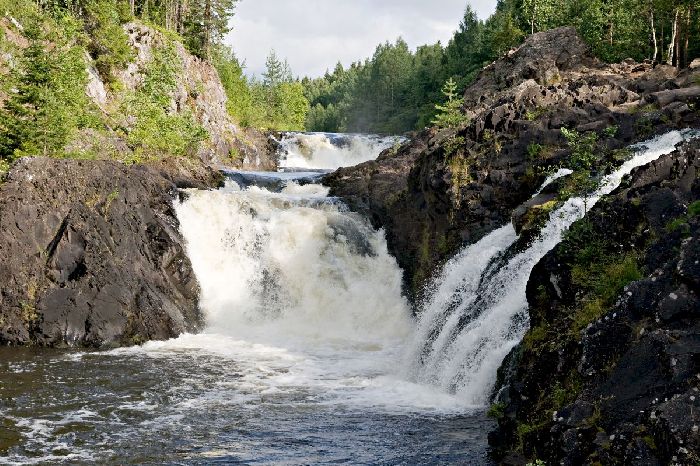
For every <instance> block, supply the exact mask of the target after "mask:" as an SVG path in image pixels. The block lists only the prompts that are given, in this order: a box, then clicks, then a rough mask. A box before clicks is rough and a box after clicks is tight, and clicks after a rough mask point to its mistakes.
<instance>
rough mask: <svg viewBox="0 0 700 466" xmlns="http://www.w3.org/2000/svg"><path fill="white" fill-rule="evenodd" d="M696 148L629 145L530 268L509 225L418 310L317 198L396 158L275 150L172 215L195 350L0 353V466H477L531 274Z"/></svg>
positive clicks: (467, 255)
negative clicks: (349, 175) (351, 172)
mask: <svg viewBox="0 0 700 466" xmlns="http://www.w3.org/2000/svg"><path fill="white" fill-rule="evenodd" d="M693 136H695V134H694V133H690V132H671V133H668V134H666V135H663V136H660V137H658V138H656V139H654V140H651V141H647V142H646V143H643V144H640V145H638V146H637V147H636V148H635V153H634V156H633V157H632V158H631V159H630V160H629V161H627V162H625V163H624V164H623V165H622V166H621V167H620V168H618V169H617V170H615V171H614V172H613V173H612V174H611V175H609V176H607V177H605V179H604V180H603V182H602V184H601V185H600V187H599V188H598V189H597V190H596V191H595V192H594V193H593V194H591V195H590V196H589V197H588V198H587V199H582V198H572V199H570V200H569V201H567V202H566V203H564V204H563V205H562V206H561V207H559V208H558V209H556V210H555V211H554V212H553V213H552V214H551V217H550V219H549V221H548V223H547V224H546V226H545V227H544V228H543V230H542V232H541V233H540V235H539V237H538V238H536V239H535V240H534V241H533V242H532V243H531V244H530V245H529V246H528V247H527V248H525V249H524V250H521V251H515V250H512V248H513V245H514V244H515V243H516V240H517V236H516V234H515V231H514V230H513V227H512V226H511V225H505V226H503V227H502V228H500V229H497V230H495V231H493V232H492V233H491V234H489V235H487V236H486V237H484V238H483V239H482V240H481V241H479V242H478V243H476V244H473V245H470V246H466V247H465V248H464V249H463V250H462V251H461V252H460V253H459V254H457V255H456V256H455V257H454V258H453V259H451V260H450V261H449V262H448V263H447V264H446V265H445V266H444V268H443V269H442V270H441V271H439V272H438V273H437V274H436V276H435V278H434V280H433V281H432V282H431V283H429V284H428V293H427V299H426V300H425V302H423V303H420V304H419V306H418V308H417V309H411V307H410V306H409V303H408V302H407V301H406V299H405V298H404V297H403V296H402V293H401V270H400V269H399V267H398V266H397V263H396V261H395V260H394V258H393V257H392V256H391V255H390V254H389V252H388V250H387V245H386V242H385V239H384V233H383V232H382V231H377V230H375V229H373V228H372V227H371V225H370V224H369V223H368V222H367V221H366V220H365V219H363V218H361V217H359V216H358V215H356V214H354V213H352V212H349V211H348V209H347V208H346V207H345V206H344V204H343V203H342V202H340V201H339V200H338V199H334V198H332V197H329V196H328V190H327V189H326V188H324V187H323V186H322V185H321V184H320V183H319V177H321V176H322V174H323V171H324V170H327V169H331V168H335V167H338V166H343V165H351V164H355V163H358V162H361V161H365V160H370V159H372V158H375V157H377V156H378V155H379V152H380V151H381V150H382V149H385V148H388V147H391V146H392V145H394V144H396V143H398V142H400V140H399V139H396V138H378V137H374V136H347V135H327V134H311V135H309V134H287V135H285V138H284V140H283V146H284V147H285V153H284V154H283V157H284V160H283V165H284V166H285V167H287V170H286V172H284V173H247V172H230V173H228V174H227V177H228V181H227V183H226V186H225V187H224V188H222V189H219V190H212V191H199V190H187V191H185V192H183V193H182V196H181V198H182V201H181V202H179V203H177V204H176V205H175V209H176V212H177V216H178V218H179V221H180V229H181V232H182V234H183V236H184V237H185V239H186V243H187V253H188V255H189V258H190V260H191V262H192V265H193V268H194V271H195V273H196V275H197V278H198V281H199V284H200V289H201V301H200V306H201V310H202V312H203V313H204V315H205V317H206V322H207V325H206V328H205V329H204V331H203V332H202V333H200V334H197V335H183V336H181V337H179V338H177V339H173V340H170V341H164V342H150V343H146V344H144V345H142V346H137V347H131V348H122V349H116V350H112V351H100V352H90V351H70V350H66V351H63V352H60V351H51V352H49V351H46V350H38V349H23V350H17V349H11V350H10V349H2V350H0V378H1V379H2V380H10V379H11V380H13V381H15V383H13V384H11V385H9V384H3V385H2V387H1V388H2V390H1V391H0V399H1V400H2V403H0V409H1V410H2V411H1V412H0V414H1V415H2V416H1V418H2V423H1V424H0V451H6V452H8V454H7V455H6V456H5V457H0V462H2V463H8V464H26V463H40V464H54V463H64V464H76V463H77V464H80V463H96V462H97V463H104V462H119V463H139V464H142V463H147V464H155V463H158V464H161V463H177V464H211V463H222V464H224V463H225V464H230V463H244V464H248V463H255V464H308V463H318V464H331V463H339V462H342V463H353V464H376V463H382V464H417V463H423V464H425V463H428V464H431V463H432V464H445V463H461V464H487V463H488V460H487V457H486V435H487V433H488V431H489V430H490V429H491V428H492V427H493V422H492V421H491V420H489V419H487V417H486V416H485V411H486V406H487V404H488V400H489V396H490V394H491V393H492V391H493V389H494V383H495V376H496V370H497V368H498V367H499V365H500V364H501V362H502V361H503V358H504V357H505V356H506V355H507V354H508V352H509V351H510V350H511V349H512V348H513V347H514V346H515V345H516V344H517V343H518V342H519V341H520V340H521V339H522V336H523V334H524V332H525V331H526V330H527V328H528V320H527V312H526V311H527V303H526V300H525V285H526V283H527V279H528V277H529V274H530V271H531V270H532V267H533V266H534V265H535V264H536V263H537V261H538V260H540V259H541V257H543V255H544V254H546V253H547V252H548V251H549V250H551V249H552V248H553V247H555V246H556V244H557V243H558V242H559V241H560V240H561V237H562V234H563V232H564V231H566V229H567V228H569V226H571V224H572V223H573V222H574V221H576V220H577V219H579V218H581V217H582V216H583V214H584V212H585V209H586V208H590V207H591V206H592V205H593V204H595V202H597V201H598V200H599V199H600V198H601V197H602V196H604V195H605V194H608V193H610V192H612V191H613V190H614V189H615V187H617V186H618V185H619V184H620V182H621V180H622V177H623V176H624V175H625V174H627V173H629V172H630V171H631V170H632V169H633V168H634V167H636V166H640V165H642V164H645V163H648V162H650V161H652V160H654V159H656V158H657V157H659V156H661V155H662V154H664V153H668V152H670V151H672V150H673V148H674V146H675V145H676V144H677V143H679V142H680V141H682V140H683V139H686V138H689V137H693ZM291 167H296V168H298V169H304V170H305V171H299V170H297V171H294V170H292V169H291ZM569 173H570V172H569V171H567V170H564V169H562V170H560V171H559V172H557V173H555V174H553V175H552V176H551V177H550V178H548V179H547V182H546V183H545V184H547V183H550V182H552V181H553V180H554V179H555V178H557V177H560V176H566V175H568V174H569ZM414 314H416V315H417V316H418V317H414Z"/></svg>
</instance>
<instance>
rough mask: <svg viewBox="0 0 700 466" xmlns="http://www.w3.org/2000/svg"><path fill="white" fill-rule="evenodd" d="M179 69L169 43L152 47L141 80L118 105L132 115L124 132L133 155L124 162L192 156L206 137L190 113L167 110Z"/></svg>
mask: <svg viewBox="0 0 700 466" xmlns="http://www.w3.org/2000/svg"><path fill="white" fill-rule="evenodd" d="M181 72H182V62H181V60H180V58H179V56H178V55H177V53H176V52H175V49H174V47H173V45H172V44H164V45H161V46H158V47H154V49H153V57H152V59H151V61H150V62H149V63H148V65H147V66H146V68H145V69H144V70H143V74H144V81H143V83H142V84H141V86H140V87H139V88H138V89H137V90H136V92H135V93H131V94H128V95H127V96H126V98H125V99H124V102H123V104H122V112H123V113H124V114H126V115H132V116H134V117H135V124H134V125H133V126H132V127H131V128H129V130H128V135H127V142H128V144H129V146H130V147H131V148H132V149H133V151H134V156H133V157H132V158H130V159H129V160H127V162H145V161H148V160H153V159H157V158H161V157H165V156H177V157H181V156H189V155H194V154H195V153H196V151H197V149H198V147H199V145H200V143H201V142H202V141H204V140H205V139H206V138H207V132H206V131H205V130H204V128H202V126H201V125H199V124H198V123H197V121H196V120H195V118H194V116H193V115H192V114H191V113H189V112H187V111H180V112H179V113H173V112H172V109H170V105H171V100H172V92H173V91H174V90H175V87H176V85H177V76H178V74H179V73H181Z"/></svg>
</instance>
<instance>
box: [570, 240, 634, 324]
mask: <svg viewBox="0 0 700 466" xmlns="http://www.w3.org/2000/svg"><path fill="white" fill-rule="evenodd" d="M587 256H588V253H586V254H585V257H587ZM642 276H643V275H642V273H641V271H640V270H639V266H638V263H637V256H636V255H635V254H634V253H630V254H627V255H623V256H621V257H610V256H608V257H600V258H598V260H596V261H591V262H585V259H584V261H582V262H580V263H578V264H576V265H574V266H573V268H572V270H571V280H572V283H573V284H574V285H575V286H577V287H579V288H581V289H583V290H585V291H586V296H585V297H584V298H582V300H581V302H582V305H580V306H579V307H578V309H576V310H575V311H574V313H573V315H572V317H571V320H572V322H571V331H572V332H573V334H574V335H578V333H579V332H580V331H581V330H583V329H584V328H586V327H587V326H588V324H590V323H592V322H594V321H596V320H597V319H599V318H600V317H602V316H603V315H604V314H605V313H606V312H607V310H608V309H609V307H610V306H611V305H612V304H613V302H614V301H615V299H616V298H617V297H618V296H619V295H620V293H621V292H622V290H623V289H624V288H625V286H627V285H628V284H630V283H632V282H634V281H637V280H640V279H641V278H642Z"/></svg>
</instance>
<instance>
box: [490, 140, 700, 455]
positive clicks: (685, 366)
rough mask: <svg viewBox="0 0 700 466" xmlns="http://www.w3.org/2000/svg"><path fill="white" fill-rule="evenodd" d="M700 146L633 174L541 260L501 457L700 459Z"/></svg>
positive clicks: (504, 421)
mask: <svg viewBox="0 0 700 466" xmlns="http://www.w3.org/2000/svg"><path fill="white" fill-rule="evenodd" d="M699 261H700V141H699V140H697V139H696V140H694V141H692V142H690V143H686V144H685V145H684V146H682V147H681V148H680V149H679V150H678V151H677V152H675V153H672V154H670V155H667V156H664V157H662V158H660V159H659V160H658V161H656V162H654V163H652V164H650V165H648V166H646V167H642V168H640V169H637V170H636V171H635V172H633V173H632V175H631V176H630V177H628V179H627V181H624V182H623V184H622V185H621V187H620V188H618V189H617V190H616V191H615V192H614V193H613V194H612V195H610V196H609V197H608V198H606V199H604V200H603V201H601V202H600V203H599V204H598V205H597V206H596V207H595V208H594V209H593V210H592V211H591V212H590V213H589V214H588V215H587V217H586V218H585V219H584V220H582V221H580V222H578V223H577V224H576V225H575V226H574V227H573V228H572V229H571V232H570V233H569V234H568V235H567V237H566V239H565V241H563V242H562V243H561V244H560V245H559V246H558V247H557V248H556V249H555V250H553V251H552V252H550V253H549V254H548V255H547V256H546V257H545V258H544V259H543V260H542V261H541V262H540V263H539V264H538V265H537V266H536V268H535V270H534V271H533V273H532V275H531V277H530V281H529V284H528V290H527V295H528V302H529V304H530V309H529V314H530V320H531V329H530V331H529V332H528V334H527V335H526V336H525V339H524V341H523V343H522V344H521V345H520V346H519V347H518V348H516V350H514V352H513V353H512V354H511V357H510V359H511V366H512V367H515V371H514V374H513V377H512V379H511V382H510V384H509V385H508V387H507V389H506V390H505V391H504V392H502V395H501V400H500V403H501V404H500V406H499V410H498V411H501V412H502V413H503V415H502V416H501V417H500V419H499V429H498V431H497V432H496V433H494V435H492V437H491V443H492V445H493V446H495V447H496V452H497V454H498V456H499V458H501V459H502V460H503V461H504V462H505V463H508V464H525V463H526V462H527V461H526V459H527V460H532V459H535V458H537V459H540V460H544V461H546V463H547V464H566V465H576V464H646V465H656V464H671V463H673V464H697V463H698V461H699V460H700V434H699V433H698V426H699V425H700V392H699V390H700V319H699V317H700V297H699V296H698V293H699V292H700V266H699V265H698V264H699Z"/></svg>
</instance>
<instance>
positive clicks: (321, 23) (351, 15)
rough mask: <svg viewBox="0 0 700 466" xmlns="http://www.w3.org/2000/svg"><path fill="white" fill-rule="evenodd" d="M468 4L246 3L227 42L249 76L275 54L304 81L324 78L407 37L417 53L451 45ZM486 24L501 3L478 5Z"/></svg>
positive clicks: (381, 0) (375, 0)
mask: <svg viewBox="0 0 700 466" xmlns="http://www.w3.org/2000/svg"><path fill="white" fill-rule="evenodd" d="M466 5H467V2H466V1H465V0H293V1H290V0H241V1H240V2H239V3H238V6H237V7H236V15H235V16H234V18H233V23H232V26H233V31H232V32H231V34H229V36H228V37H227V38H226V43H227V44H229V45H231V46H232V47H233V49H234V51H235V52H236V55H237V56H238V58H239V59H241V60H245V62H246V64H247V73H248V74H260V73H261V72H262V71H263V70H264V67H265V57H266V56H267V54H268V53H269V51H270V50H271V49H275V50H276V51H277V54H278V55H279V56H280V57H285V58H287V59H288V60H289V63H290V65H291V67H292V71H293V72H294V73H295V74H297V75H300V76H320V75H321V74H323V73H324V72H325V71H326V70H327V69H333V67H334V66H335V64H336V63H337V62H338V61H340V62H342V63H343V64H344V65H345V66H347V65H349V64H350V63H352V62H354V61H357V60H360V59H365V58H367V57H370V56H371V55H372V54H373V53H374V49H375V47H376V46H377V44H379V43H381V42H385V41H387V40H388V41H392V42H393V41H394V40H395V39H396V38H397V37H399V36H401V37H403V38H404V39H405V40H406V42H408V44H409V46H411V47H412V48H415V47H417V46H419V45H423V44H432V43H435V42H437V41H438V40H440V41H442V42H443V43H446V42H447V41H448V40H449V39H450V37H451V36H452V33H453V31H454V30H455V29H456V28H457V26H458V24H459V22H460V20H461V19H462V15H463V13H464V9H465V7H466ZM472 6H473V7H474V8H475V10H476V11H477V13H478V14H479V16H480V17H481V18H486V17H487V16H488V15H490V14H491V13H492V12H493V10H494V9H495V1H488V0H476V1H474V2H472Z"/></svg>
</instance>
